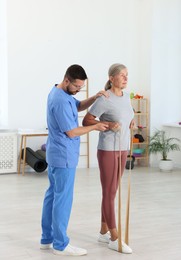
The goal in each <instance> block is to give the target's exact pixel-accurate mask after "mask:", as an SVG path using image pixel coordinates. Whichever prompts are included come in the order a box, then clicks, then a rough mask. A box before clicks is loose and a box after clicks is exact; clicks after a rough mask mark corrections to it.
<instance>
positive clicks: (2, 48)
mask: <svg viewBox="0 0 181 260" xmlns="http://www.w3.org/2000/svg"><path fill="white" fill-rule="evenodd" d="M6 29H7V28H6V0H0V128H5V127H7V126H8V70H7V35H6Z"/></svg>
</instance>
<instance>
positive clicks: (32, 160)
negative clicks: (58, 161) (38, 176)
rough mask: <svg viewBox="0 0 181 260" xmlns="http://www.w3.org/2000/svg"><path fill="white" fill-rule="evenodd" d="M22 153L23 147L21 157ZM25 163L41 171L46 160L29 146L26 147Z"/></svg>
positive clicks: (45, 166)
mask: <svg viewBox="0 0 181 260" xmlns="http://www.w3.org/2000/svg"><path fill="white" fill-rule="evenodd" d="M23 154H24V149H22V159H23ZM26 163H27V164H28V165H29V166H31V167H32V168H33V169H34V170H35V171H36V172H43V171H45V170H46V168H47V162H46V161H45V160H44V159H42V157H41V156H40V155H38V154H37V153H36V152H34V151H33V150H32V149H31V148H29V147H27V148H26Z"/></svg>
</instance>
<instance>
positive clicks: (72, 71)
mask: <svg viewBox="0 0 181 260" xmlns="http://www.w3.org/2000/svg"><path fill="white" fill-rule="evenodd" d="M66 77H67V78H68V79H69V80H70V81H74V80H76V79H80V80H86V79H87V75H86V72H85V70H84V69H83V68H82V67H81V66H80V65H77V64H74V65H71V66H70V67H68V69H67V71H66V72H65V76H64V78H66Z"/></svg>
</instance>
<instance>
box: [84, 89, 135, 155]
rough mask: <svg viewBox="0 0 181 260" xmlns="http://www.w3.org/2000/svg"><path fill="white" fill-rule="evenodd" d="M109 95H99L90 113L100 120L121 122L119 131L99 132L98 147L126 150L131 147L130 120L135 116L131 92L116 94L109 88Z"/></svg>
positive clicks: (108, 149) (100, 148)
mask: <svg viewBox="0 0 181 260" xmlns="http://www.w3.org/2000/svg"><path fill="white" fill-rule="evenodd" d="M108 92H109V97H108V98H107V97H105V96H101V97H99V98H98V99H97V100H96V101H95V102H94V104H93V105H92V107H91V108H90V110H89V113H90V114H91V115H93V116H96V117H97V118H99V120H100V121H109V122H119V124H120V125H121V128H120V130H119V131H118V132H114V131H111V130H108V131H105V132H100V133H99V142H98V147H97V148H98V149H99V150H105V151H119V150H120V151H125V150H129V149H130V129H129V126H130V122H131V120H132V119H133V117H134V112H133V108H132V106H131V101H130V95H129V93H126V92H124V93H123V96H116V95H115V94H114V93H113V92H111V91H110V90H108Z"/></svg>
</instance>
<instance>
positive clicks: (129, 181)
mask: <svg viewBox="0 0 181 260" xmlns="http://www.w3.org/2000/svg"><path fill="white" fill-rule="evenodd" d="M120 137H121V129H120ZM130 140H131V142H130V143H131V144H130V164H129V176H128V197H127V208H126V226H125V243H126V244H127V245H128V243H129V209H130V187H131V158H132V129H131V138H130ZM120 148H121V141H120V138H119V150H120V153H119V182H118V183H119V189H118V252H120V253H122V228H121V207H122V202H121V197H122V196H121V186H122V181H121V180H122V178H121V149H120Z"/></svg>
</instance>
